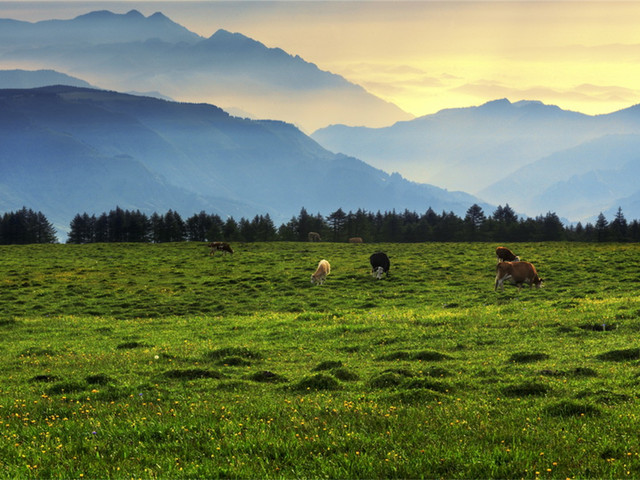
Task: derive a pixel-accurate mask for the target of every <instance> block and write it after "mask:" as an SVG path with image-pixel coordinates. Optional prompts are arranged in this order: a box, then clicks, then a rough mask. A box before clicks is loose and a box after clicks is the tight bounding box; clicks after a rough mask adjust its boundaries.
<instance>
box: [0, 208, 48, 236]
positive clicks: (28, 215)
mask: <svg viewBox="0 0 640 480" xmlns="http://www.w3.org/2000/svg"><path fill="white" fill-rule="evenodd" d="M55 242H56V230H55V228H53V225H52V224H51V223H49V221H48V220H47V218H46V217H45V216H44V215H43V214H42V213H41V212H34V211H33V210H31V209H28V208H26V207H25V208H22V210H18V211H17V212H7V213H4V214H3V215H2V217H0V245H9V244H18V245H26V244H29V243H55Z"/></svg>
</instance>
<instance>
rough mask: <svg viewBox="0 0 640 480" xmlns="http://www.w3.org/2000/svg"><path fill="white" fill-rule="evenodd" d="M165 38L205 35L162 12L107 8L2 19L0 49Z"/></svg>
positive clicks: (175, 39) (188, 39)
mask: <svg viewBox="0 0 640 480" xmlns="http://www.w3.org/2000/svg"><path fill="white" fill-rule="evenodd" d="M153 38H162V39H163V40H164V41H166V42H172V43H179V42H187V43H194V42H197V41H198V40H201V39H202V37H200V36H199V35H197V34H195V33H193V32H190V31H189V30H187V29H186V28H184V27H183V26H181V25H178V24H177V23H175V22H173V21H171V20H170V19H168V18H167V17H165V16H164V15H163V14H162V13H155V14H153V15H150V16H149V17H145V16H144V15H142V14H141V13H140V12H138V11H137V10H131V11H130V12H129V13H126V14H115V13H112V12H109V11H106V10H103V11H94V12H90V13H87V14H85V15H80V16H78V17H76V18H74V19H72V20H43V21H40V22H34V23H32V22H23V21H17V20H11V19H0V51H3V50H5V51H6V50H13V49H20V50H22V49H24V50H30V49H34V48H35V49H37V48H45V49H46V48H51V51H55V50H56V49H57V48H58V47H62V46H81V45H101V44H110V43H126V42H136V41H145V40H148V39H153Z"/></svg>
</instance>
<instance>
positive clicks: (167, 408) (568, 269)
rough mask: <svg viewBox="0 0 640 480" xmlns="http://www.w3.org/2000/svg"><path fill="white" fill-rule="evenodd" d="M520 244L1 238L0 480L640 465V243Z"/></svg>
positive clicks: (424, 473) (622, 471) (467, 474)
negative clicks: (13, 242)
mask: <svg viewBox="0 0 640 480" xmlns="http://www.w3.org/2000/svg"><path fill="white" fill-rule="evenodd" d="M513 247H514V250H516V253H518V254H519V255H520V256H521V258H522V259H523V260H529V261H532V262H533V263H534V264H535V265H536V267H537V268H538V271H539V273H540V275H541V276H542V277H543V278H544V279H545V283H546V287H545V288H543V289H541V290H529V289H523V290H522V291H521V292H518V291H517V289H516V288H514V287H507V288H506V289H505V291H504V292H498V293H496V292H494V291H493V281H494V276H495V259H494V255H493V249H494V248H495V245H489V244H401V245H393V244H384V245H366V244H364V245H347V244H344V245H343V244H299V243H291V244H288V243H272V244H244V245H241V244H238V245H234V249H235V250H236V253H235V254H234V255H233V256H230V255H229V256H222V255H216V256H214V257H210V256H209V255H208V249H207V248H206V246H204V245H203V244H190V243H186V244H185V243H181V244H167V245H144V244H140V245H132V244H131V245H129V244H110V245H82V246H72V245H43V246H36V245H34V246H11V247H0V255H1V256H2V258H3V262H2V264H1V265H0V307H1V313H0V334H1V335H2V341H1V343H0V353H1V354H2V356H1V359H2V360H1V362H2V363H1V367H2V368H1V370H0V379H1V382H0V432H1V435H2V437H1V440H2V441H0V472H1V473H0V475H1V476H2V477H4V478H16V477H33V478H51V477H64V478H71V477H73V478H129V477H134V476H135V477H144V478H155V477H160V478H194V477H201V478H204V477H206V478H220V477H224V478H321V477H330V478H425V477H426V478H435V477H438V478H515V477H525V478H535V477H540V478H543V477H544V478H586V477H591V478H621V477H637V476H638V475H640V459H639V454H640V442H639V438H638V437H639V435H638V433H637V431H638V416H639V415H640V408H639V407H638V395H637V391H638V384H639V383H640V380H639V378H640V377H639V374H640V370H639V368H638V367H639V366H640V354H639V353H638V342H637V336H638V332H639V331H640V300H639V299H638V298H637V293H636V292H637V286H638V282H639V281H640V274H639V273H638V272H639V269H638V266H639V264H640V248H639V247H638V246H637V245H613V244H611V245H582V244H518V245H515V246H513ZM375 250H384V251H386V252H387V253H388V254H389V256H390V258H391V262H392V266H391V273H390V276H389V278H388V279H386V278H385V279H382V280H379V281H376V280H375V279H374V278H372V277H371V275H370V274H369V266H368V256H369V255H370V254H371V253H373V251H375ZM320 258H327V259H328V260H329V261H330V262H331V265H332V269H331V274H330V275H329V277H328V278H327V281H326V283H325V284H324V285H322V286H313V285H311V283H310V281H309V277H310V274H311V273H313V271H314V270H315V266H316V265H317V262H318V260H319V259H320Z"/></svg>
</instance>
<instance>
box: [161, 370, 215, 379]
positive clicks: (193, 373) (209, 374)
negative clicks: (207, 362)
mask: <svg viewBox="0 0 640 480" xmlns="http://www.w3.org/2000/svg"><path fill="white" fill-rule="evenodd" d="M164 376H165V377H167V378H175V379H178V380H198V379H201V378H215V379H220V378H224V375H223V374H222V373H220V372H217V371H215V370H207V369H204V368H186V369H175V370H167V371H166V372H164Z"/></svg>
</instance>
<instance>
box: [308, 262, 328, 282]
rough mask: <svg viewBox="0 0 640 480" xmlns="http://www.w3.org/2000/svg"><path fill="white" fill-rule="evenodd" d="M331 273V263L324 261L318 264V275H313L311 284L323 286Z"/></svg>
mask: <svg viewBox="0 0 640 480" xmlns="http://www.w3.org/2000/svg"><path fill="white" fill-rule="evenodd" d="M330 273H331V265H329V262H327V261H326V260H324V259H322V260H320V263H318V268H317V269H316V273H314V274H312V275H311V283H314V284H317V285H322V284H323V283H324V281H325V279H326V278H327V275H329V274H330Z"/></svg>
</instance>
